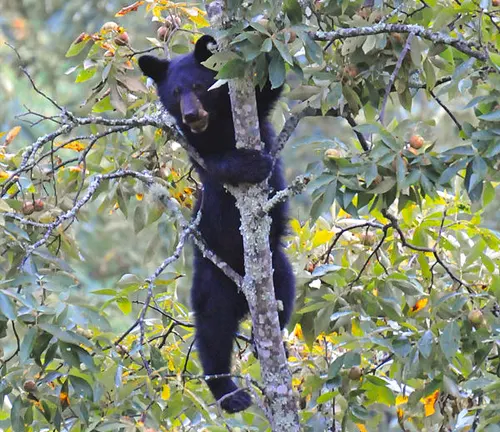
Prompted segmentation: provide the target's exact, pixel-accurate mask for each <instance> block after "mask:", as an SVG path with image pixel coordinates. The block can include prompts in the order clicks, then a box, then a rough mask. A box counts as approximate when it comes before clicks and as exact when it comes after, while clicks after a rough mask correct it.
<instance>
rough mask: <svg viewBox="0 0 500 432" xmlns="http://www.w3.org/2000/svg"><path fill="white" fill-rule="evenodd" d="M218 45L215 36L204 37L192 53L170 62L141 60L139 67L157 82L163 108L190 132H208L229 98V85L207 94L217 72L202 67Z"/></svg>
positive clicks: (146, 57)
mask: <svg viewBox="0 0 500 432" xmlns="http://www.w3.org/2000/svg"><path fill="white" fill-rule="evenodd" d="M215 44H216V42H215V39H214V38H213V37H211V36H208V35H205V36H202V37H201V38H200V39H198V41H197V42H196V45H195V48H194V51H193V52H192V53H189V54H186V55H183V56H179V57H176V58H175V59H173V60H171V61H168V60H165V59H159V58H157V57H154V56H150V55H145V56H142V57H140V58H139V67H140V68H141V70H142V72H143V73H144V75H146V76H148V77H150V78H152V79H153V81H154V82H155V83H156V86H157V89H158V95H159V97H160V100H161V102H162V104H163V106H164V107H165V108H166V109H167V111H168V112H169V113H170V114H171V115H172V116H174V117H175V119H176V120H177V123H178V124H179V126H181V128H182V129H183V130H184V131H186V132H188V133H189V132H191V133H193V134H200V133H202V132H205V130H206V129H207V128H208V126H209V123H210V122H211V121H213V120H214V119H213V118H212V117H215V116H216V115H217V112H218V111H219V112H220V110H221V108H222V106H223V105H224V103H225V99H228V96H227V86H224V87H225V88H218V89H214V90H211V91H210V92H209V91H208V89H209V88H210V87H211V86H212V85H213V84H214V83H215V74H216V73H215V72H214V71H212V70H210V69H208V68H206V67H205V66H203V65H202V64H201V63H202V62H204V61H205V60H207V59H208V58H209V57H210V56H211V55H212V52H211V51H210V48H211V45H214V46H215Z"/></svg>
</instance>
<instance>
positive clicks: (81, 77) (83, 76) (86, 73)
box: [75, 67, 97, 83]
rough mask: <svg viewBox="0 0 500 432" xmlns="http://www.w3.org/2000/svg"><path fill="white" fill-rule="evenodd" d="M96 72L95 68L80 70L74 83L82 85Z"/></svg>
mask: <svg viewBox="0 0 500 432" xmlns="http://www.w3.org/2000/svg"><path fill="white" fill-rule="evenodd" d="M96 71H97V68H96V67H93V68H89V69H82V70H81V71H80V72H79V73H78V75H77V76H76V79H75V83H82V82H85V81H87V80H89V79H90V78H92V77H93V76H94V75H95V73H96Z"/></svg>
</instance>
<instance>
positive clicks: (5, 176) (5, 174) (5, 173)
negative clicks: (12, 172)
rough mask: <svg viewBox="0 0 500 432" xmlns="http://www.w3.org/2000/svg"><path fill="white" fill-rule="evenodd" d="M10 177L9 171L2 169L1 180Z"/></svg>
mask: <svg viewBox="0 0 500 432" xmlns="http://www.w3.org/2000/svg"><path fill="white" fill-rule="evenodd" d="M9 177H10V176H9V173H7V172H5V171H2V170H0V180H5V179H8V178H9Z"/></svg>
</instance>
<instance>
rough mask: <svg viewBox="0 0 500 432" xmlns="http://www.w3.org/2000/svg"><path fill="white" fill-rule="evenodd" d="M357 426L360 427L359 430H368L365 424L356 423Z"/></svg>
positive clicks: (360, 431)
mask: <svg viewBox="0 0 500 432" xmlns="http://www.w3.org/2000/svg"><path fill="white" fill-rule="evenodd" d="M356 426H357V427H358V429H359V432H368V429H366V426H365V425H364V424H361V423H356Z"/></svg>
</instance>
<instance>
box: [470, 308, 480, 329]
mask: <svg viewBox="0 0 500 432" xmlns="http://www.w3.org/2000/svg"><path fill="white" fill-rule="evenodd" d="M467 319H468V320H469V322H470V323H471V324H472V325H473V327H475V328H478V327H481V325H482V324H483V322H484V316H483V313H482V312H481V311H480V310H479V309H472V310H471V311H470V312H469V314H468V315H467Z"/></svg>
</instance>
